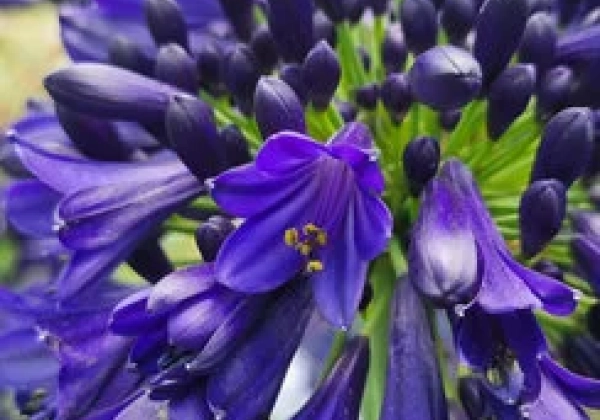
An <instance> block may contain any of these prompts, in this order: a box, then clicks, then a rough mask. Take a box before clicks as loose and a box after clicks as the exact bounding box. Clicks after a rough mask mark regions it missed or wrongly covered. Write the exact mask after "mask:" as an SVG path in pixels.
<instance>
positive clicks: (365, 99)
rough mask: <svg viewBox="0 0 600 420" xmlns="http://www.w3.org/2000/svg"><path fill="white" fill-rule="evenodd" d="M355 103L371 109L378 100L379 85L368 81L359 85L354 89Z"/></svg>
mask: <svg viewBox="0 0 600 420" xmlns="http://www.w3.org/2000/svg"><path fill="white" fill-rule="evenodd" d="M354 99H355V100H356V104H357V105H358V106H359V107H361V108H365V109H369V110H373V109H375V107H376V106H377V101H379V86H378V85H377V84H376V83H370V84H368V85H365V86H361V87H359V88H357V89H356V90H355V91H354Z"/></svg>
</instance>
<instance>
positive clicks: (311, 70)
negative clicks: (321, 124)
mask: <svg viewBox="0 0 600 420" xmlns="http://www.w3.org/2000/svg"><path fill="white" fill-rule="evenodd" d="M302 73H303V76H304V82H305V83H306V86H307V88H308V97H309V99H310V101H311V102H312V104H313V105H314V107H315V108H317V109H325V108H327V106H329V102H330V101H331V99H332V98H333V95H334V94H335V91H336V89H337V86H338V83H339V82H340V77H341V73H342V71H341V67H340V62H339V59H338V57H337V55H336V53H335V51H334V50H333V49H332V48H331V47H330V46H329V44H328V43H327V42H325V41H320V42H319V43H318V44H317V45H315V46H314V48H313V49H312V50H310V52H309V53H308V55H307V56H306V59H305V60H304V64H303V66H302Z"/></svg>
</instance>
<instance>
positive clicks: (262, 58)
mask: <svg viewBox="0 0 600 420" xmlns="http://www.w3.org/2000/svg"><path fill="white" fill-rule="evenodd" d="M250 49H251V50H252V52H253V53H254V56H255V57H256V60H257V61H258V63H259V65H260V68H261V70H262V72H263V73H266V74H268V73H270V72H271V71H272V70H273V69H274V68H275V66H276V65H277V62H278V61H279V53H278V52H277V45H276V44H275V39H273V35H272V34H271V32H270V31H269V28H267V27H266V26H261V27H259V28H258V29H256V31H254V33H253V34H252V38H251V39H250Z"/></svg>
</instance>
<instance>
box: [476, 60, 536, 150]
mask: <svg viewBox="0 0 600 420" xmlns="http://www.w3.org/2000/svg"><path fill="white" fill-rule="evenodd" d="M534 89H535V68H534V67H533V66H532V65H527V64H517V65H515V66H512V67H509V68H508V69H506V70H504V71H503V72H502V73H500V75H499V76H498V77H497V78H496V80H494V82H493V83H492V85H491V86H490V90H489V93H488V109H487V130H488V135H489V136H490V138H492V139H497V138H499V137H500V136H501V135H502V134H503V133H504V132H505V131H506V129H508V127H509V126H510V125H511V124H512V123H513V122H514V121H515V120H516V119H517V118H518V117H519V115H521V113H522V112H523V111H525V108H527V104H528V103H529V99H530V98H531V95H532V94H533V91H534Z"/></svg>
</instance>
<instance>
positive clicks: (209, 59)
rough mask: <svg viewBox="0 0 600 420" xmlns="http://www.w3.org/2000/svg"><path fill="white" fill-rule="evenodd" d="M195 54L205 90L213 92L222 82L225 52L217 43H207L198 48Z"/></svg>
mask: <svg viewBox="0 0 600 420" xmlns="http://www.w3.org/2000/svg"><path fill="white" fill-rule="evenodd" d="M195 53H196V66H197V67H198V73H200V82H201V83H202V86H203V87H204V88H205V89H208V90H209V91H211V92H213V91H214V90H215V88H216V87H217V86H219V84H220V83H221V81H222V73H223V66H224V57H223V52H222V51H221V49H220V48H219V47H218V46H217V44H216V43H215V42H209V41H206V42H203V43H202V44H201V45H200V46H198V48H197V49H196V50H195Z"/></svg>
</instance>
